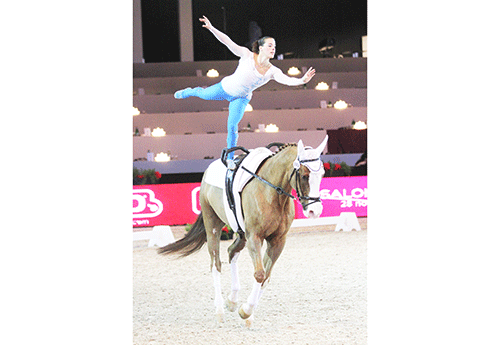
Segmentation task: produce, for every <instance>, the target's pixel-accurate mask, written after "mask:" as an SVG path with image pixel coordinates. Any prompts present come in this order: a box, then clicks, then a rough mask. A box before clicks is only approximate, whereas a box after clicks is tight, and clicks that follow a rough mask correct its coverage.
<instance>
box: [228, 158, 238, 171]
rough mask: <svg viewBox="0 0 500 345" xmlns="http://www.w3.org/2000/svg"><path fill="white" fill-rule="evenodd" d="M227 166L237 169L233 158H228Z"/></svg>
mask: <svg viewBox="0 0 500 345" xmlns="http://www.w3.org/2000/svg"><path fill="white" fill-rule="evenodd" d="M227 168H228V169H229V170H234V169H236V164H234V161H233V160H232V159H228V160H227Z"/></svg>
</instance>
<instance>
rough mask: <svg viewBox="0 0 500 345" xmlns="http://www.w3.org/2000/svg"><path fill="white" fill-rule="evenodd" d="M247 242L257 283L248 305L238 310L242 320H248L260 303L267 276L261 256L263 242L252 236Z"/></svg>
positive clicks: (243, 305)
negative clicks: (263, 284)
mask: <svg viewBox="0 0 500 345" xmlns="http://www.w3.org/2000/svg"><path fill="white" fill-rule="evenodd" d="M247 242H248V245H247V246H248V251H249V253H250V257H251V258H252V261H253V265H254V278H255V282H254V283H253V287H252V292H251V293H250V295H249V296H248V299H247V303H244V304H242V305H241V307H240V309H239V310H238V313H239V314H240V316H241V318H242V319H248V318H249V317H250V316H251V315H252V313H253V310H254V308H255V307H256V306H257V303H258V302H259V298H260V295H261V294H260V292H261V287H262V283H263V282H264V280H265V276H266V274H265V271H264V265H263V262H262V255H261V249H262V240H261V239H260V238H258V237H257V236H254V235H252V236H249V237H248V238H247Z"/></svg>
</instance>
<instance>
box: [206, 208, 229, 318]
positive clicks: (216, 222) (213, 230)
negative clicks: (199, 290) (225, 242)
mask: <svg viewBox="0 0 500 345" xmlns="http://www.w3.org/2000/svg"><path fill="white" fill-rule="evenodd" d="M202 213H203V222H204V224H205V229H206V232H207V247H208V252H209V254H210V258H211V262H210V269H211V271H212V278H213V281H214V289H215V299H214V304H215V314H216V318H217V321H219V322H222V321H223V314H224V299H223V298H222V287H221V281H220V275H221V269H222V264H221V260H220V235H221V230H222V227H223V226H224V223H223V222H222V221H221V220H220V219H219V217H218V216H217V214H216V213H215V212H214V210H213V209H212V208H211V207H209V206H207V205H204V203H202Z"/></svg>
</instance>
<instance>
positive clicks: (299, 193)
mask: <svg viewBox="0 0 500 345" xmlns="http://www.w3.org/2000/svg"><path fill="white" fill-rule="evenodd" d="M318 160H320V158H315V159H305V160H302V161H301V160H298V162H299V167H298V168H296V167H294V168H293V171H292V173H291V174H290V178H289V179H288V184H290V182H291V181H292V178H293V175H295V185H296V186H297V197H295V196H293V195H292V194H290V193H287V192H285V190H284V189H283V188H282V187H279V186H276V185H274V184H272V183H271V182H269V181H267V180H265V179H263V178H262V177H260V176H259V175H257V174H255V173H253V172H251V171H250V170H248V169H247V168H246V167H244V166H241V168H242V169H243V170H245V171H246V172H247V173H249V174H250V175H252V176H253V177H255V178H256V179H257V180H259V181H261V182H263V183H265V184H267V185H268V186H270V187H272V188H273V189H275V190H276V192H277V193H278V194H279V195H286V196H288V197H289V198H291V199H293V200H297V201H299V202H301V201H302V200H312V201H311V202H310V203H308V204H306V205H302V208H303V209H305V208H306V207H307V206H309V205H312V204H314V203H316V202H321V199H320V198H319V197H317V198H314V197H310V196H304V195H301V190H300V184H299V173H298V171H299V168H300V165H302V164H303V163H308V162H314V161H318Z"/></svg>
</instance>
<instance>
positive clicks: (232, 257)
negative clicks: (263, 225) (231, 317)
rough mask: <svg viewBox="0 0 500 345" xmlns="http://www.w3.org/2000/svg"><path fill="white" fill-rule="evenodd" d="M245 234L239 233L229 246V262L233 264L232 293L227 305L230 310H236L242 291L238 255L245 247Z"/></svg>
mask: <svg viewBox="0 0 500 345" xmlns="http://www.w3.org/2000/svg"><path fill="white" fill-rule="evenodd" d="M245 244H246V239H245V236H241V235H240V234H238V237H237V238H236V240H235V241H234V242H233V244H232V245H231V246H229V248H228V250H227V251H228V254H229V262H230V264H231V293H230V294H229V296H228V297H227V300H226V306H227V309H229V311H235V310H236V305H237V303H238V292H239V291H240V278H239V274H238V257H239V256H240V252H241V250H242V249H243V248H245Z"/></svg>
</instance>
